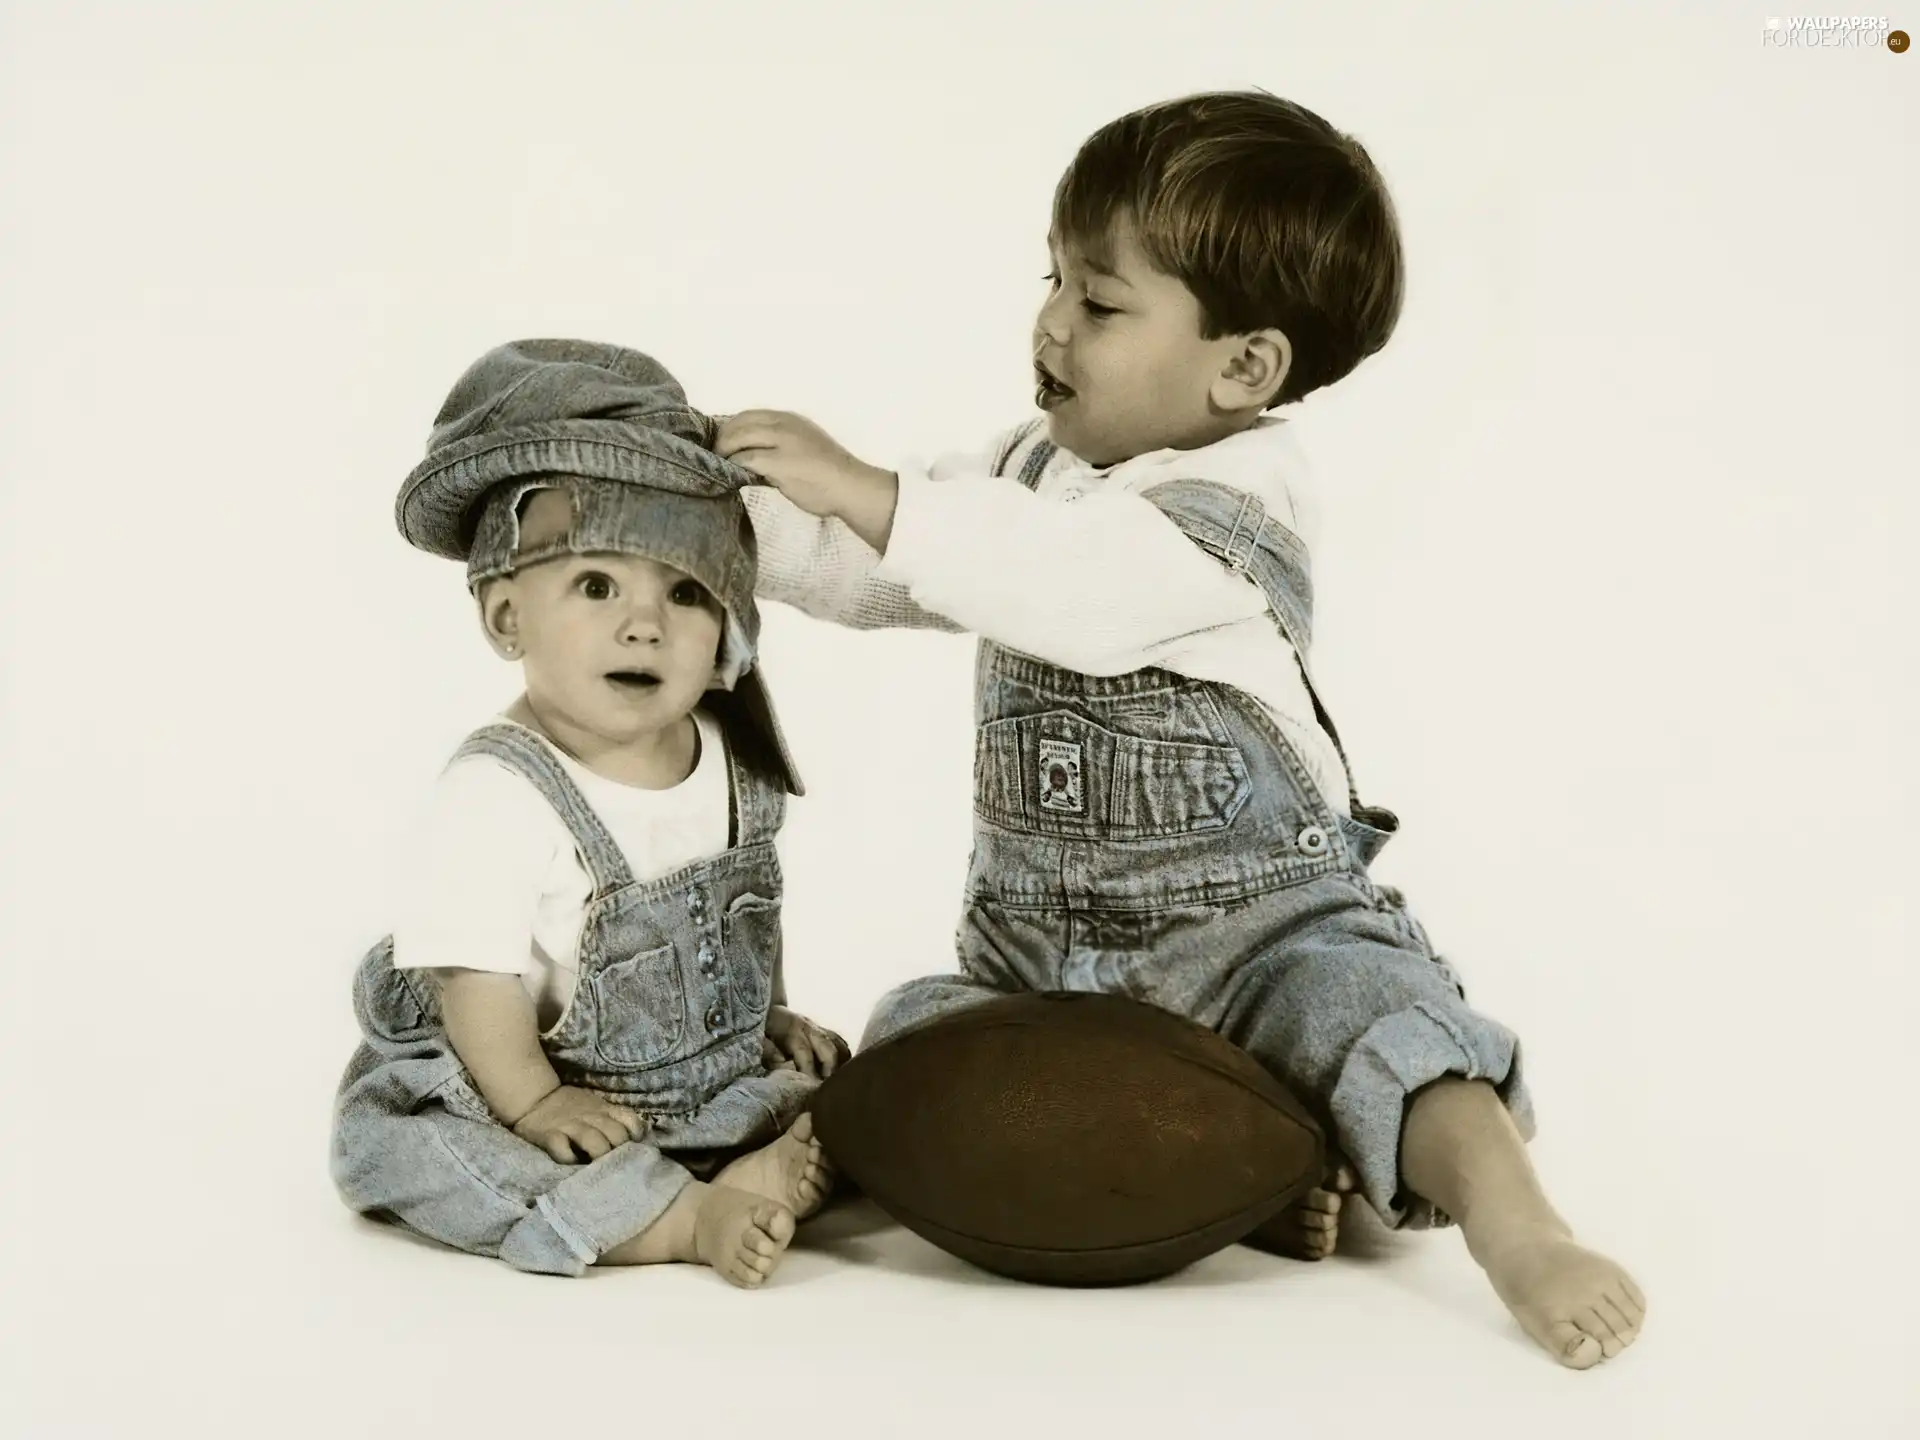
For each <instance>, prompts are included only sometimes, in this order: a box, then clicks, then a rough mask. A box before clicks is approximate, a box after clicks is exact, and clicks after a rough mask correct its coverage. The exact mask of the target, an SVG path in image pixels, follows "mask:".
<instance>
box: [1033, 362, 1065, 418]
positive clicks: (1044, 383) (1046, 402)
mask: <svg viewBox="0 0 1920 1440" xmlns="http://www.w3.org/2000/svg"><path fill="white" fill-rule="evenodd" d="M1033 399H1034V403H1035V404H1037V405H1038V406H1039V407H1040V408H1041V409H1042V410H1051V409H1053V408H1054V407H1055V406H1057V405H1064V404H1066V403H1067V401H1069V400H1071V399H1073V390H1072V387H1070V386H1068V385H1064V384H1062V383H1061V382H1060V381H1059V380H1058V379H1057V378H1055V376H1054V374H1053V372H1052V371H1051V370H1049V369H1047V367H1046V366H1044V365H1042V364H1041V363H1040V362H1039V361H1038V360H1036V361H1034V362H1033Z"/></svg>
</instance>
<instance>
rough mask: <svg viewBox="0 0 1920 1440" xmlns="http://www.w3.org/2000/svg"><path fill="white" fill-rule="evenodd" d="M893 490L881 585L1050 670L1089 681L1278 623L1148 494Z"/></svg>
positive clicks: (953, 486)
mask: <svg viewBox="0 0 1920 1440" xmlns="http://www.w3.org/2000/svg"><path fill="white" fill-rule="evenodd" d="M894 483H895V487H896V493H895V495H894V497H893V501H892V521H891V525H890V527H887V528H886V529H885V533H884V534H880V535H877V536H876V538H880V539H882V540H883V541H884V544H885V546H886V554H885V558H884V559H883V560H882V561H881V562H880V564H879V565H878V566H877V567H876V571H875V573H876V575H877V576H878V577H879V578H880V579H881V580H883V581H888V582H892V583H894V584H897V585H899V586H900V587H901V588H902V589H904V590H905V591H906V592H907V593H908V594H909V595H910V596H911V597H912V598H913V600H914V601H915V603H917V604H919V605H921V606H923V607H925V608H927V609H930V610H936V611H938V612H939V613H941V614H944V615H949V616H951V617H953V619H955V620H957V621H959V622H960V623H961V624H962V625H964V626H965V627H966V628H967V629H969V630H973V631H977V632H978V633H979V634H981V635H984V636H987V637H988V638H990V639H992V640H995V641H997V642H999V643H1000V644H1002V645H1006V646H1008V647H1009V648H1011V649H1014V650H1018V651H1020V652H1022V653H1023V654H1027V655H1032V656H1034V657H1035V658H1037V659H1040V660H1045V661H1047V662H1049V663H1051V664H1055V665H1060V666H1063V667H1065V668H1067V669H1071V670H1077V671H1079V672H1081V673H1082V674H1087V675H1124V674H1127V673H1128V672H1130V671H1133V670H1138V669H1141V668H1143V667H1146V666H1150V665H1161V666H1164V665H1167V664H1168V663H1169V661H1170V660H1171V659H1172V658H1173V657H1174V656H1176V655H1177V654H1178V652H1179V651H1180V650H1181V649H1182V648H1183V647H1184V646H1185V645H1186V644H1187V643H1188V642H1190V641H1191V640H1192V639H1193V638H1194V637H1195V636H1197V635H1201V634H1205V633H1207V632H1210V631H1214V630H1218V629H1220V628H1222V627H1225V626H1230V625H1237V624H1241V623H1244V622H1246V621H1250V620H1256V619H1260V618H1262V617H1264V616H1265V615H1266V613H1267V601H1266V597H1265V596H1264V595H1262V594H1261V592H1260V590H1259V587H1258V586H1256V585H1254V584H1252V583H1251V582H1249V581H1248V580H1246V579H1245V578H1244V577H1242V576H1240V575H1237V574H1234V573H1233V572H1231V571H1229V570H1227V569H1226V568H1225V567H1224V566H1222V565H1221V564H1220V563H1219V562H1217V561H1216V560H1214V559H1213V558H1212V557H1211V556H1209V555H1208V554H1207V553H1206V552H1205V551H1204V550H1202V549H1201V548H1200V547H1199V546H1198V545H1196V544H1194V543H1193V541H1191V540H1189V539H1188V538H1187V536H1186V535H1185V534H1184V533H1183V532H1182V531H1181V530H1180V528H1179V527H1178V526H1177V525H1175V524H1174V523H1173V521H1172V520H1170V519H1169V518H1168V517H1167V516H1166V514H1165V513H1164V512H1162V511H1161V510H1160V509H1159V508H1157V507H1156V506H1155V505H1154V504H1153V503H1152V502H1151V501H1149V500H1147V499H1145V498H1144V497H1143V496H1141V495H1138V494H1134V493H1128V492H1118V493H1114V492H1099V491H1095V492H1092V493H1089V494H1087V495H1085V496H1082V497H1079V498H1077V499H1073V500H1067V501H1060V500H1052V499H1042V498H1041V497H1039V496H1038V495H1036V494H1035V493H1034V492H1033V491H1031V490H1029V489H1027V488H1026V487H1025V486H1024V485H1021V484H1020V483H1019V482H1018V481H1015V480H1010V479H1005V478H1000V477H995V476H991V475H986V474H981V475H978V476H975V477H973V478H971V479H968V480H966V481H965V482H963V483H952V482H943V483H934V482H933V481H932V480H931V477H929V476H927V475H926V474H924V473H919V472H915V471H912V470H903V471H901V472H900V473H899V476H898V478H897V480H896V481H895V482H894ZM884 498H885V497H884V496H882V497H881V502H882V503H884ZM875 508H876V509H877V508H879V507H878V506H877V505H876V507H875Z"/></svg>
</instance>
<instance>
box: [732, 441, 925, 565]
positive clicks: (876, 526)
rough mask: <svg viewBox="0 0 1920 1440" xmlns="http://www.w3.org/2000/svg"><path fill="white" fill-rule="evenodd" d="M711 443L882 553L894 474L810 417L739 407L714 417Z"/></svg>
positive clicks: (890, 517) (890, 513) (889, 523)
mask: <svg viewBox="0 0 1920 1440" xmlns="http://www.w3.org/2000/svg"><path fill="white" fill-rule="evenodd" d="M713 448H714V449H715V450H716V451H717V452H718V453H719V454H721V455H723V456H725V457H726V458H727V459H729V460H731V461H733V462H734V463H735V464H737V465H740V466H743V467H744V468H746V469H748V470H751V471H753V472H754V473H755V474H756V475H758V476H760V477H761V478H762V479H763V480H765V481H766V482H767V483H768V484H770V485H772V486H773V487H774V488H775V489H776V490H778V491H779V492H780V493H781V494H782V495H784V496H786V497H787V499H789V500H791V501H792V502H793V503H794V504H796V505H798V506H799V507H800V508H801V509H802V510H805V511H806V512H807V513H808V514H809V515H820V516H824V517H826V518H828V519H833V520H843V521H845V522H846V524H847V526H848V528H849V529H851V530H852V531H853V532H854V534H856V535H858V536H859V537H860V538H861V539H862V540H864V541H866V542H867V544H869V545H871V546H872V547H873V548H874V549H875V550H877V551H880V552H882V553H884V552H885V550H886V548H887V537H888V536H889V535H890V534H891V532H892V530H893V506H894V500H895V499H896V497H897V496H898V494H899V486H900V482H899V480H898V478H897V477H896V476H895V475H894V474H893V472H892V471H890V470H882V469H880V468H879V467H878V466H874V465H869V464H867V463H866V462H865V461H864V460H861V459H858V458H857V457H855V456H853V455H850V454H848V453H847V451H846V450H844V449H843V448H842V447H841V445H840V443H839V442H838V441H836V440H835V439H834V438H833V437H832V436H831V435H829V434H827V432H826V431H824V430H822V429H821V428H820V427H819V426H818V425H816V424H814V423H813V422H812V421H811V420H808V419H806V418H805V417H804V416H800V415H790V414H788V413H787V412H785V411H782V410H743V411H741V412H740V413H739V414H738V415H729V416H727V417H726V418H725V419H723V420H722V421H721V422H720V428H719V433H718V434H717V435H716V437H715V439H714V445H713Z"/></svg>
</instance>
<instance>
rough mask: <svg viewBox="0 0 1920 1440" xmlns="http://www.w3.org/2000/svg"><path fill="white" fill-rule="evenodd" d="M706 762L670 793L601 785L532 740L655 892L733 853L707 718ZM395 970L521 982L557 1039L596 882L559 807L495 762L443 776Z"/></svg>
mask: <svg viewBox="0 0 1920 1440" xmlns="http://www.w3.org/2000/svg"><path fill="white" fill-rule="evenodd" d="M694 720H695V723H696V725H697V726H698V729H699V736H700V754H699V758H698V759H697V760H696V761H695V763H694V768H693V772H692V773H691V774H690V775H688V776H687V778H686V779H685V780H682V781H681V782H680V783H679V784H678V785H675V786H673V787H671V788H670V789H666V790H648V789H643V788H641V787H640V786H637V785H624V784H622V783H620V782H619V781H617V780H609V779H607V778H606V777H605V776H604V775H596V774H595V773H594V772H593V771H591V770H589V769H587V768H586V767H585V766H584V765H582V764H580V763H579V762H578V761H577V760H574V759H573V758H572V757H570V756H568V755H564V754H561V752H560V751H559V750H558V749H556V748H555V747H553V746H552V745H551V744H548V742H547V741H546V740H545V739H544V738H542V737H540V736H538V735H535V734H534V732H532V731H527V734H528V735H529V736H532V738H533V739H534V741H535V743H537V744H541V745H546V746H547V748H548V749H549V750H550V751H552V753H553V754H554V755H555V757H556V758H557V759H558V760H559V762H560V765H561V768H562V769H564V770H565V771H566V773H567V775H568V777H569V778H570V779H571V780H572V781H573V783H574V784H575V785H576V786H578V787H579V789H580V793H581V794H582V795H583V796H585V797H586V801H587V803H588V805H590V806H591V807H592V808H593V811H594V813H595V814H596V815H598V816H599V817H600V823H601V824H602V825H604V826H606V829H607V833H608V834H609V835H611V836H612V837H613V840H614V843H615V844H616V845H618V846H619V847H620V851H621V853H622V854H623V855H624V856H625V857H626V861H627V868H628V869H629V870H631V871H632V872H633V878H634V879H635V880H655V879H658V878H659V877H660V876H662V875H666V874H669V873H671V872H672V871H675V870H678V869H680V868H681V867H682V866H684V865H689V864H691V863H693V862H694V861H696V860H700V859H704V858H705V857H707V856H710V855H718V854H720V853H721V852H722V851H724V850H725V849H726V848H727V830H728V819H729V815H730V811H731V799H730V795H729V788H728V780H727V757H726V751H725V749H724V742H723V741H722V739H721V735H720V727H719V723H718V722H717V721H716V720H714V718H713V717H712V716H710V715H708V714H707V713H706V712H705V711H703V710H696V711H694ZM403 854H404V856H405V858H404V860H403V861H402V863H401V873H400V875H399V877H398V880H399V886H398V890H399V908H400V916H399V923H397V924H396V925H395V926H394V929H393V963H394V964H395V965H396V966H399V967H402V968H405V969H409V970H411V969H438V968H442V967H451V968H458V969H465V970H491V971H495V972H498V973H501V974H512V975H518V976H520V977H521V978H522V979H523V980H524V981H525V982H526V987H527V993H528V994H530V995H531V996H532V997H533V1000H534V1007H535V1010H536V1013H537V1014H538V1016H539V1023H540V1028H541V1031H542V1032H543V1033H546V1032H550V1031H551V1030H552V1029H553V1027H554V1026H555V1025H556V1024H557V1023H558V1022H559V1020H560V1017H561V1016H562V1015H564V1014H565V1013H566V1009H567V1006H568V1004H569V1003H570V1002H571V1001H572V999H573V991H574V986H575V984H576V983H577V982H578V978H579V956H580V927H581V922H582V920H583V919H584V918H585V915H586V908H587V902H588V900H589V899H590V898H591V897H592V894H593V880H592V878H591V877H590V876H589V875H588V873H587V869H586V866H585V864H584V863H583V861H582V860H581V857H580V855H579V853H578V852H577V851H576V849H575V847H574V841H573V836H572V835H571V834H570V833H569V832H568V830H567V827H566V825H565V824H564V823H563V822H562V821H561V819H560V816H559V813H558V812H557V811H555V810H554V808H553V806H552V805H550V804H549V803H548V802H547V800H546V797H545V796H543V795H542V794H541V793H540V792H539V791H538V790H537V789H535V788H534V786H533V783H532V782H531V781H529V780H528V779H527V778H526V777H525V776H523V775H521V773H520V772H519V771H517V770H512V769H509V768H508V767H507V766H506V764H505V763H504V762H502V761H500V760H498V759H496V758H495V757H493V756H491V755H467V756H463V757H461V758H460V759H458V760H456V761H454V762H453V763H452V764H451V765H449V766H448V767H447V768H446V769H445V770H444V771H442V772H441V775H440V778H439V780H438V781H437V782H436V783H435V785H434V787H433V790H432V792H431V793H430V794H429V796H428V799H427V803H426V806H425V810H424V813H423V814H422V816H421V819H420V823H419V824H418V826H417V827H416V829H415V832H414V836H413V843H412V844H411V845H410V846H409V847H408V848H407V849H406V850H405V851H404V852H403Z"/></svg>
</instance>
